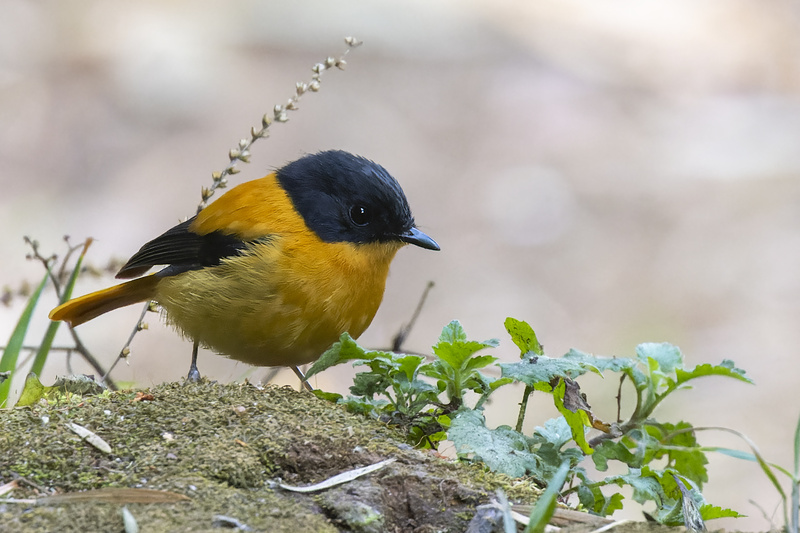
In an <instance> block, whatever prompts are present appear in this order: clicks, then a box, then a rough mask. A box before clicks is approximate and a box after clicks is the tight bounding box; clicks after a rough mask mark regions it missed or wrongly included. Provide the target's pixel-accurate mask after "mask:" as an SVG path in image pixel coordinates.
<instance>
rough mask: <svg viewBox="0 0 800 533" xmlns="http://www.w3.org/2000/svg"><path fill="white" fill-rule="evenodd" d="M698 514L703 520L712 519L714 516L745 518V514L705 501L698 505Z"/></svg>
mask: <svg viewBox="0 0 800 533" xmlns="http://www.w3.org/2000/svg"><path fill="white" fill-rule="evenodd" d="M700 516H702V517H703V520H713V519H715V518H745V517H747V515H746V514H741V513H737V512H736V511H734V510H733V509H723V508H722V507H719V506H718V505H711V504H710V503H707V504H705V505H703V506H702V507H700Z"/></svg>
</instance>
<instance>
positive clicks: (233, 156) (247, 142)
mask: <svg viewBox="0 0 800 533" xmlns="http://www.w3.org/2000/svg"><path fill="white" fill-rule="evenodd" d="M344 42H345V44H347V48H346V49H345V51H344V52H343V53H342V54H341V55H340V56H339V57H327V58H326V59H325V61H323V62H322V63H317V64H316V65H314V66H313V67H312V68H311V71H312V72H313V74H312V75H311V79H310V80H309V81H308V82H302V81H300V82H297V84H296V85H295V93H294V95H293V96H292V97H291V98H289V100H288V101H287V102H286V104H282V105H281V104H278V105H276V106H275V107H274V108H272V117H270V116H269V113H265V114H264V116H263V117H262V119H261V127H260V128H257V127H255V126H254V127H252V128H250V138H249V139H242V140H240V141H239V144H238V145H237V147H236V148H232V149H231V150H230V151H229V152H228V159H229V160H230V163H228V166H226V167H225V168H224V169H222V171H217V172H212V173H211V180H212V183H211V187H203V188H202V189H201V192H200V197H201V201H200V203H199V204H198V206H197V212H198V213H199V212H200V211H202V210H203V209H205V207H206V206H207V205H208V200H209V199H211V197H212V196H213V195H214V192H215V191H216V190H217V189H224V188H225V187H226V185H227V184H228V180H227V176H232V175H233V174H236V173H238V172H239V169H238V168H236V164H237V163H238V162H239V161H241V162H243V163H249V162H250V147H251V146H253V143H255V142H256V141H257V140H259V139H261V138H264V137H268V136H269V127H270V126H271V125H272V123H273V122H288V120H289V117H288V112H289V111H297V110H298V109H299V106H298V103H299V102H300V98H302V97H303V95H304V94H306V93H307V92H309V91H310V92H314V93H315V92H317V91H319V89H320V86H321V84H322V75H323V74H324V73H325V71H326V70H329V69H331V68H333V67H336V68H338V69H340V70H344V68H345V66H346V65H347V62H346V61H345V60H344V58H345V57H346V56H347V54H349V53H350V50H351V49H353V48H356V47H358V46H361V43H362V42H361V41H359V40H358V39H356V38H354V37H345V40H344Z"/></svg>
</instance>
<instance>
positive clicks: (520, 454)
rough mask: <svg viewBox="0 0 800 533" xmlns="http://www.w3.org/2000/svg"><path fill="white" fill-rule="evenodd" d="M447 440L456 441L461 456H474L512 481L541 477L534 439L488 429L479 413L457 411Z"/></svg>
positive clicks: (500, 430) (497, 429)
mask: <svg viewBox="0 0 800 533" xmlns="http://www.w3.org/2000/svg"><path fill="white" fill-rule="evenodd" d="M447 438H448V439H450V440H451V441H453V443H454V444H455V447H456V452H457V453H458V454H459V456H462V457H465V456H467V455H469V454H474V459H475V460H480V461H483V462H484V463H486V466H488V467H489V469H491V470H492V471H493V472H501V473H503V474H506V475H508V476H511V477H522V476H524V475H527V474H531V475H533V476H534V477H538V475H539V474H540V473H541V468H540V464H539V463H540V462H539V458H538V457H537V456H536V454H534V453H533V452H531V444H532V441H531V439H529V438H528V437H526V436H524V435H522V434H521V433H518V432H516V431H514V430H513V429H511V428H510V427H508V426H500V427H498V428H496V429H489V428H487V427H486V422H485V420H484V417H483V414H482V413H481V412H480V411H475V410H472V409H462V410H460V411H458V412H457V413H456V415H455V417H454V418H453V419H452V421H451V424H450V429H449V430H448V431H447Z"/></svg>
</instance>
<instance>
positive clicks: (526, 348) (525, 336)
mask: <svg viewBox="0 0 800 533" xmlns="http://www.w3.org/2000/svg"><path fill="white" fill-rule="evenodd" d="M504 325H505V327H506V331H507V332H508V334H509V335H511V340H512V341H514V344H516V345H517V347H518V348H519V351H520V354H521V356H524V355H525V354H527V353H528V352H531V353H534V354H536V355H544V349H543V348H542V345H541V344H540V343H539V339H538V338H537V337H536V333H535V332H534V331H533V328H532V327H531V326H530V325H529V324H528V323H527V322H523V321H522V320H517V319H516V318H511V317H508V318H506V321H505V323H504Z"/></svg>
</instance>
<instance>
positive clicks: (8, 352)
mask: <svg viewBox="0 0 800 533" xmlns="http://www.w3.org/2000/svg"><path fill="white" fill-rule="evenodd" d="M49 276H50V272H49V271H47V272H45V275H44V277H43V278H42V281H41V282H40V283H39V286H38V287H37V288H36V290H35V291H34V292H33V294H32V295H31V297H30V298H28V304H27V305H26V306H25V309H24V310H23V311H22V314H21V315H20V317H19V320H18V321H17V325H16V327H15V328H14V331H12V332H11V337H10V338H9V339H8V342H7V343H6V348H5V350H3V357H2V358H0V372H3V371H10V372H12V373H13V372H14V371H15V370H16V367H17V358H18V357H19V352H20V350H21V349H22V343H23V341H24V340H25V333H27V331H28V326H29V325H30V323H31V318H32V317H33V310H34V309H36V303H37V302H38V301H39V296H41V294H42V289H44V285H45V283H47V278H48V277H49ZM12 375H13V374H12ZM10 390H11V380H10V379H8V380H6V381H3V382H2V383H0V407H3V406H5V404H6V402H7V401H8V394H9V391H10Z"/></svg>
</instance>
